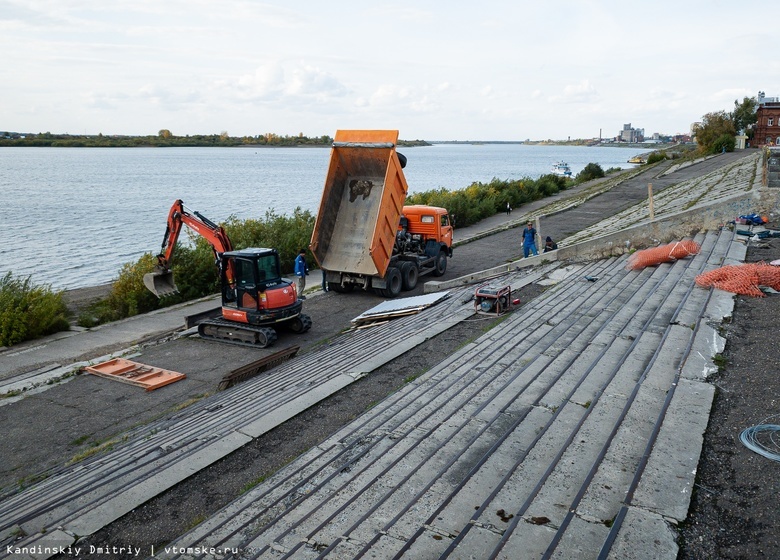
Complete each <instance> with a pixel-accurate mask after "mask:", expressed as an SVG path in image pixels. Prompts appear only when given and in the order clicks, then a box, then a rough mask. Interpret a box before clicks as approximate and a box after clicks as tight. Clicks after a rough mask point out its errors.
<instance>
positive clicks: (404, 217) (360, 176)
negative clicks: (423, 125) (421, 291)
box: [310, 130, 452, 297]
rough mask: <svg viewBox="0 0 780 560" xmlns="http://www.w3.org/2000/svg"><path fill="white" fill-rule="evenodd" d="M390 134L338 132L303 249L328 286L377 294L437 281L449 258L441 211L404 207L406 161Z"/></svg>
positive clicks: (445, 222) (449, 236)
mask: <svg viewBox="0 0 780 560" xmlns="http://www.w3.org/2000/svg"><path fill="white" fill-rule="evenodd" d="M397 142H398V131H397V130H339V131H337V132H336V137H335V139H334V142H333V148H332V150H331V155H330V165H329V167H328V175H327V178H326V179H325V188H324V190H323V193H322V200H321V201H320V209H319V212H318V213H317V220H316V223H315V224H314V232H313V233H312V238H311V244H310V248H311V251H312V253H313V255H314V258H315V259H316V261H317V263H318V264H319V265H320V267H321V268H322V269H323V271H324V274H325V280H326V281H327V282H328V286H329V288H330V289H332V290H334V291H337V292H348V291H351V290H352V289H354V288H355V287H356V286H357V287H359V288H362V289H364V290H370V289H373V290H375V291H376V292H378V293H379V294H380V295H383V296H385V297H395V296H397V295H398V294H400V293H401V291H402V290H411V289H413V288H414V287H415V286H416V285H417V280H418V278H419V276H420V275H423V274H428V273H430V274H433V275H434V276H441V275H442V274H444V272H445V271H446V270H447V259H448V258H449V257H451V256H452V225H451V224H450V218H449V215H448V214H447V210H445V209H444V208H437V207H435V206H417V205H416V206H404V201H405V200H406V193H407V190H408V186H407V184H406V178H405V177H404V173H403V167H404V165H405V162H406V158H405V157H404V156H403V155H400V154H398V153H397V152H396V150H395V148H396V144H397Z"/></svg>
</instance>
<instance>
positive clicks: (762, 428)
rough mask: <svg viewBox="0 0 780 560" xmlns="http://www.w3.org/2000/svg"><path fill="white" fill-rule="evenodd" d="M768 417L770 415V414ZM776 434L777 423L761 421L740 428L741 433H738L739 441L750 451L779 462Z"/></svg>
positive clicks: (778, 431) (779, 428)
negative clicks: (748, 426)
mask: <svg viewBox="0 0 780 560" xmlns="http://www.w3.org/2000/svg"><path fill="white" fill-rule="evenodd" d="M770 418H772V417H771V416H770ZM766 420H769V418H767V419H766ZM766 420H764V422H766ZM778 434H780V426H779V425H777V424H766V423H761V424H758V425H756V426H751V427H750V428H746V429H744V430H742V433H740V434H739V441H741V442H742V444H743V445H744V446H745V447H747V448H748V449H750V450H751V451H753V452H755V453H758V454H759V455H761V456H763V457H766V458H767V459H771V460H772V461H778V462H780V442H779V441H778Z"/></svg>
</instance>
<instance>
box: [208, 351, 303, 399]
mask: <svg viewBox="0 0 780 560" xmlns="http://www.w3.org/2000/svg"><path fill="white" fill-rule="evenodd" d="M300 349H301V347H300V346H291V347H289V348H285V349H284V350H279V351H278V352H274V353H273V354H271V355H270V356H266V357H265V358H260V359H259V360H255V361H254V362H251V363H249V364H247V365H245V366H241V367H240V368H237V369H234V370H233V371H231V372H230V373H228V374H227V375H225V376H224V377H223V378H222V380H221V381H220V382H219V390H220V391H224V390H225V389H229V388H230V387H233V386H234V385H237V384H239V383H241V382H242V381H246V380H247V379H251V378H252V377H255V376H257V375H260V374H261V373H263V372H266V371H268V370H270V369H273V368H275V367H276V366H278V365H279V364H281V363H283V362H286V361H287V360H289V359H290V358H293V357H294V356H295V355H296V354H297V353H298V350H300Z"/></svg>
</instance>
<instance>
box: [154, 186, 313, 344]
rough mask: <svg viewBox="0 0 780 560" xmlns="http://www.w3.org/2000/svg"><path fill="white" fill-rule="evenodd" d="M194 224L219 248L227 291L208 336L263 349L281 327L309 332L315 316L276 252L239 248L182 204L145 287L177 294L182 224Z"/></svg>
mask: <svg viewBox="0 0 780 560" xmlns="http://www.w3.org/2000/svg"><path fill="white" fill-rule="evenodd" d="M185 225H186V226H188V227H189V228H190V229H192V230H193V231H195V232H196V233H197V234H198V235H200V236H202V237H203V238H204V239H206V241H208V242H209V244H210V245H211V248H212V249H213V250H214V256H215V257H216V264H217V267H218V269H219V276H220V283H221V290H222V317H221V318H214V319H207V320H205V321H203V322H201V323H200V324H199V325H198V334H200V336H201V337H203V338H208V339H215V340H220V341H223V342H231V343H235V344H243V345H248V346H254V347H259V348H265V347H266V346H270V345H272V344H273V343H274V342H275V341H276V338H277V330H278V329H281V328H283V329H287V330H289V331H292V332H294V333H304V332H306V331H308V330H309V329H310V328H311V318H310V317H309V316H308V315H305V314H304V313H302V312H301V310H302V308H303V304H302V302H301V300H300V299H299V298H298V293H297V290H296V287H295V284H294V283H293V282H290V281H289V280H287V279H286V278H282V276H281V270H280V267H279V253H278V252H277V251H276V249H264V248H254V247H252V248H248V249H241V250H238V251H236V250H233V244H232V243H231V242H230V238H228V236H227V233H225V230H224V228H222V227H221V226H218V225H217V224H215V223H214V222H212V221H211V220H209V219H208V218H206V217H204V216H203V215H202V214H200V213H199V212H195V211H190V210H189V209H187V208H186V207H185V206H184V203H183V202H182V201H181V200H177V201H176V202H174V203H173V206H171V210H170V212H169V213H168V226H167V228H166V230H165V236H164V237H163V242H162V250H161V252H160V254H159V255H157V265H156V266H155V270H154V271H153V272H150V273H148V274H146V275H144V285H145V286H146V287H147V288H148V289H149V291H151V292H152V293H153V294H155V295H156V296H157V297H163V296H166V295H169V294H173V293H176V292H177V291H178V289H177V288H176V284H175V283H174V281H173V272H172V271H171V264H172V258H173V249H174V247H175V246H176V242H177V240H178V239H179V234H180V233H181V229H182V226H185Z"/></svg>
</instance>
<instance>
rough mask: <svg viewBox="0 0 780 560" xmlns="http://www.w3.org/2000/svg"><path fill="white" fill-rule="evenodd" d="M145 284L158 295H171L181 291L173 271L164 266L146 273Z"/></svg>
mask: <svg viewBox="0 0 780 560" xmlns="http://www.w3.org/2000/svg"><path fill="white" fill-rule="evenodd" d="M144 286H146V288H147V289H148V290H149V291H150V292H152V293H153V294H154V295H156V296H157V297H163V296H169V295H171V294H175V293H176V292H178V291H179V289H178V288H177V287H176V284H175V283H174V281H173V272H172V271H171V270H166V269H163V268H158V269H155V271H154V272H148V273H146V274H144Z"/></svg>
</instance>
